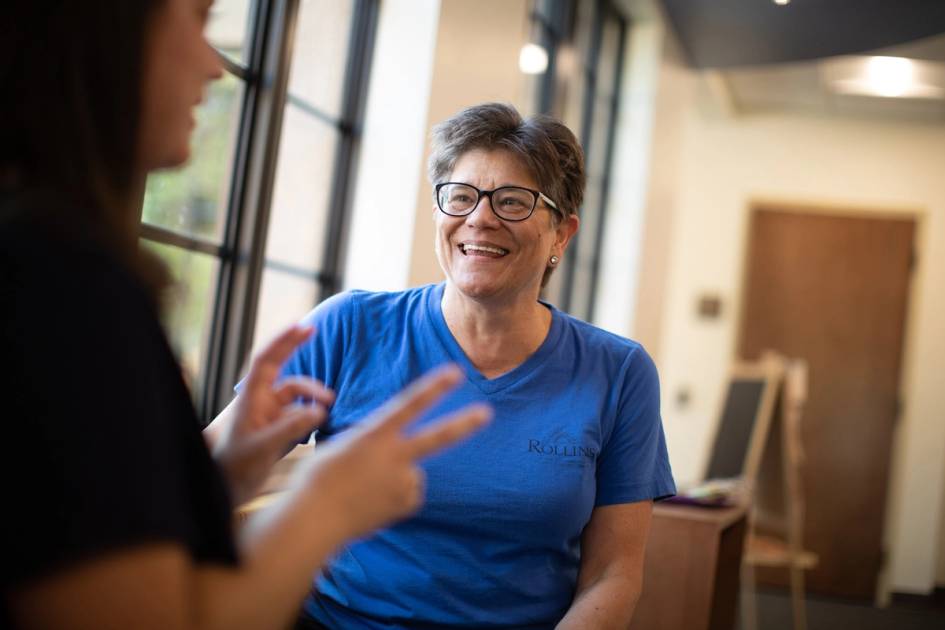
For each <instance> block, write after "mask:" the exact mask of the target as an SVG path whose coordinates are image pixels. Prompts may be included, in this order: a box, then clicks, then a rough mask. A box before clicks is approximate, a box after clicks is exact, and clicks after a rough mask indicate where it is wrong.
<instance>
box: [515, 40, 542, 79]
mask: <svg viewBox="0 0 945 630" xmlns="http://www.w3.org/2000/svg"><path fill="white" fill-rule="evenodd" d="M518 67H519V69H520V70H521V71H522V72H524V73H525V74H541V73H543V72H544V71H545V70H547V69H548V52H547V51H546V50H545V49H544V48H542V47H541V46H539V45H538V44H525V45H524V46H522V51H521V52H520V53H519V54H518Z"/></svg>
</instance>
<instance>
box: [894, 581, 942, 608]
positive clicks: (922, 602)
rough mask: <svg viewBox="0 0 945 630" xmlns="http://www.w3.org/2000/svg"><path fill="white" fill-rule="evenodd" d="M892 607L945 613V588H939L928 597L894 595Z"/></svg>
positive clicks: (906, 594) (904, 594)
mask: <svg viewBox="0 0 945 630" xmlns="http://www.w3.org/2000/svg"><path fill="white" fill-rule="evenodd" d="M892 605H893V606H895V607H897V608H920V609H923V610H943V611H945V587H941V586H937V587H935V589H933V590H932V592H931V593H929V594H928V595H914V594H912V593H893V594H892Z"/></svg>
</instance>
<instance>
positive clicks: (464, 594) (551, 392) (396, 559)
mask: <svg viewBox="0 0 945 630" xmlns="http://www.w3.org/2000/svg"><path fill="white" fill-rule="evenodd" d="M443 288H444V285H442V284H439V285H429V286H425V287H420V288H417V289H410V290H407V291H403V292H398V293H367V292H363V291H353V292H349V293H344V294H341V295H337V296H335V297H333V298H331V299H329V300H327V301H325V302H324V303H322V304H321V305H319V306H318V308H316V309H315V310H314V311H313V312H312V313H311V314H310V315H309V316H308V317H307V318H306V321H307V322H308V323H312V324H314V325H315V326H316V332H315V335H314V336H313V337H312V338H311V340H310V341H309V342H308V343H306V345H304V346H303V347H301V348H299V350H298V351H296V353H295V354H294V355H293V357H292V358H291V359H290V360H289V362H288V363H287V365H286V367H285V369H284V374H286V375H289V374H301V375H307V376H313V377H316V378H318V379H320V380H322V381H323V382H324V383H325V384H326V385H327V386H328V387H330V388H332V389H334V390H335V392H336V393H337V400H336V402H335V404H334V406H333V407H332V409H331V413H330V417H329V419H328V421H327V423H326V424H325V425H323V427H321V428H320V429H319V433H318V440H324V439H331V436H333V435H335V434H337V433H339V432H341V431H344V430H345V429H346V428H348V427H350V426H351V425H353V424H355V423H357V422H358V421H359V420H360V419H361V418H363V417H365V416H366V415H367V414H369V413H370V412H371V411H373V410H374V409H376V408H377V407H379V406H380V405H381V404H382V403H384V402H385V401H386V400H388V399H389V398H390V397H391V396H393V395H395V394H396V393H397V392H399V391H400V390H401V389H403V388H404V387H405V386H406V385H407V384H408V383H410V382H411V381H412V380H414V379H416V378H417V377H419V376H421V375H422V374H424V373H425V372H427V371H428V370H430V369H432V368H434V367H436V366H438V365H442V364H443V363H446V362H454V363H457V364H458V365H460V366H461V367H462V368H463V370H464V371H465V372H466V375H467V377H468V382H467V383H465V384H464V385H462V386H461V387H460V388H459V389H458V390H457V391H455V392H454V393H453V394H451V395H450V396H448V397H447V398H446V399H445V400H444V401H443V402H442V403H441V404H439V405H438V406H437V407H436V408H435V409H433V410H432V411H431V412H430V413H429V414H427V415H426V416H425V417H423V418H421V419H420V420H419V421H418V422H417V424H416V425H415V426H422V425H423V424H424V423H425V422H428V421H429V420H430V419H431V418H434V417H437V416H440V415H442V414H443V413H445V412H448V411H450V410H454V409H457V408H459V407H461V406H463V405H465V404H467V403H470V402H474V401H488V402H489V403H490V404H491V405H492V406H493V408H494V409H495V417H494V419H493V421H492V423H491V424H490V425H489V426H487V427H486V428H485V429H484V430H482V431H480V432H479V433H477V434H475V435H474V436H473V437H472V438H470V439H469V440H467V441H466V442H463V443H461V444H459V445H458V446H455V447H452V448H451V449H449V450H447V451H445V452H443V453H440V454H438V455H435V456H433V457H430V458H428V459H426V460H425V461H423V462H422V467H423V469H424V471H425V472H426V476H427V497H426V503H425V504H424V506H423V508H422V509H421V511H420V512H419V513H418V514H417V515H416V516H414V517H412V518H410V519H408V520H406V521H404V522H401V523H399V524H397V525H395V526H393V527H391V528H389V529H385V530H382V531H380V532H378V533H377V534H375V535H373V536H371V537H369V538H367V539H364V540H360V541H357V542H354V543H352V544H350V545H349V546H348V547H346V548H345V549H343V550H342V551H341V552H340V554H339V555H338V556H337V558H335V559H334V560H333V561H332V562H331V563H330V565H329V566H328V568H327V569H326V570H325V571H324V573H323V575H321V576H319V577H318V578H317V579H316V583H315V588H314V589H313V595H312V597H310V598H309V599H308V600H307V601H306V603H305V611H306V612H307V613H308V614H309V615H310V616H312V617H314V618H315V619H317V620H319V621H320V622H321V623H322V624H324V625H326V626H328V627H330V628H345V629H346V630H349V629H358V628H370V629H379V628H390V627H392V626H393V627H409V628H444V627H447V628H448V627H470V626H473V627H482V628H488V627H505V628H508V627H514V628H552V627H554V625H555V624H556V623H557V622H558V621H559V620H560V619H561V617H562V616H564V614H565V613H566V612H567V610H568V608H569V606H570V604H571V601H572V599H573V596H574V589H575V584H576V581H577V574H578V568H579V564H580V556H581V549H580V540H581V532H582V530H583V529H584V526H585V525H586V524H587V522H588V520H589V519H590V517H591V512H592V511H593V509H594V508H595V507H597V506H601V505H611V504H617V503H631V502H635V501H643V500H649V499H656V498H660V497H665V496H667V495H671V494H673V493H674V492H675V486H674V484H673V479H672V473H671V471H670V467H669V460H668V457H667V453H666V442H665V438H664V435H663V428H662V424H661V422H660V411H659V382H658V380H657V374H656V369H655V367H654V365H653V362H652V360H651V359H650V357H649V356H648V355H647V354H646V352H645V351H644V350H643V348H642V347H641V346H640V345H639V344H637V343H635V342H633V341H629V340H627V339H624V338H621V337H618V336H616V335H613V334H610V333H608V332H605V331H603V330H600V329H598V328H595V327H593V326H591V325H589V324H587V323H585V322H582V321H580V320H578V319H575V318H573V317H570V316H569V315H567V314H565V313H562V312H561V311H558V310H557V309H555V308H554V307H552V306H548V308H549V309H551V313H552V319H551V328H550V330H549V332H548V336H547V338H546V339H545V341H544V342H543V343H542V345H541V346H540V347H539V348H538V350H537V351H536V352H535V353H534V354H533V355H532V356H530V357H529V358H528V359H527V360H526V361H525V362H524V363H522V364H521V365H520V366H518V367H517V368H515V369H514V370H512V371H511V372H508V373H507V374H504V375H502V376H499V377H498V378H494V379H486V378H484V377H483V376H482V375H481V374H480V373H479V372H478V371H477V370H476V369H475V368H474V367H473V365H472V364H471V363H470V362H469V359H467V357H466V356H465V354H464V353H463V351H462V349H461V348H460V346H459V344H458V343H457V342H456V340H455V339H454V338H453V335H452V333H450V331H449V328H448V327H447V325H446V321H445V320H444V318H443V315H442V312H441V310H440V301H441V298H442V295H443Z"/></svg>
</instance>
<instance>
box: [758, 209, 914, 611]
mask: <svg viewBox="0 0 945 630" xmlns="http://www.w3.org/2000/svg"><path fill="white" fill-rule="evenodd" d="M914 229H915V225H914V221H912V220H911V219H886V218H878V219H874V218H862V217H861V216H850V215H843V214H824V213H805V212H795V211H786V210H784V209H780V208H777V209H775V208H756V209H755V211H754V212H753V213H752V220H751V228H750V232H749V238H750V241H749V248H748V250H749V251H748V257H747V260H746V262H747V269H746V275H745V300H744V308H743V312H742V324H741V334H740V339H739V356H740V357H742V358H745V359H754V358H757V357H758V356H759V355H760V354H761V352H762V351H763V350H765V349H767V348H772V349H775V350H777V351H779V352H782V353H784V354H786V355H788V356H791V357H801V358H804V359H806V360H807V361H808V362H809V364H810V398H809V400H808V404H807V407H806V409H805V412H804V418H803V422H802V424H803V430H802V440H803V445H804V449H805V454H806V460H805V463H804V469H803V482H804V491H805V495H806V498H807V517H806V522H805V528H804V536H805V546H806V547H807V548H808V549H811V550H812V551H815V552H816V553H817V554H819V556H820V565H819V566H818V568H816V569H815V570H813V571H812V572H810V574H809V576H808V586H809V589H810V590H811V591H813V592H818V593H822V594H826V595H839V596H846V597H862V598H870V599H871V598H873V597H874V595H875V592H876V580H877V574H878V572H879V570H880V567H881V562H882V558H883V552H882V525H883V515H884V510H885V507H886V488H887V478H888V474H889V462H890V446H891V442H892V436H893V424H894V423H895V422H896V419H897V416H898V414H899V406H900V405H899V372H900V361H901V356H902V345H903V329H904V325H905V318H906V305H907V298H908V289H909V276H910V271H911V266H912V259H913V255H912V252H913V234H914ZM759 577H760V578H762V579H763V580H764V581H768V582H779V583H784V578H781V577H779V576H776V575H775V574H773V573H772V572H762V573H761V574H760V575H759Z"/></svg>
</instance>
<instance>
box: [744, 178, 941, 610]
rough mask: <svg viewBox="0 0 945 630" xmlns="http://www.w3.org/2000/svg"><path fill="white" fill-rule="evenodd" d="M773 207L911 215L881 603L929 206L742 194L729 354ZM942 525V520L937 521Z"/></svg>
mask: <svg viewBox="0 0 945 630" xmlns="http://www.w3.org/2000/svg"><path fill="white" fill-rule="evenodd" d="M762 209H764V210H772V211H776V212H785V213H787V212H791V213H795V214H804V215H829V216H836V217H843V218H856V219H897V220H903V219H906V220H911V221H912V222H913V223H914V225H915V229H914V232H913V240H912V251H913V255H914V262H913V268H912V273H911V275H910V277H909V289H908V294H907V296H906V318H905V322H904V324H903V332H902V357H901V362H900V369H899V387H898V390H899V399H900V400H902V401H904V404H903V406H902V408H901V409H900V415H899V416H898V417H897V418H896V422H895V424H894V426H893V441H892V444H891V445H890V463H889V477H888V479H887V485H886V509H885V514H884V516H883V525H882V527H883V537H882V553H883V563H882V566H881V567H880V571H879V574H878V576H877V580H876V594H875V596H874V602H875V604H876V605H877V606H879V607H882V608H885V607H887V606H888V605H889V603H890V601H891V599H892V583H891V571H890V568H891V566H892V558H893V555H894V554H895V553H896V549H895V539H896V535H895V534H896V532H897V527H898V524H899V522H898V519H897V516H898V513H899V510H900V506H901V497H902V494H903V493H904V492H905V491H906V489H905V488H903V484H904V480H903V478H904V471H905V469H906V468H907V466H908V462H907V461H906V457H905V453H904V443H905V439H904V435H903V434H904V432H905V431H906V430H908V428H909V427H910V426H913V424H914V423H912V422H910V419H911V416H910V412H911V405H909V404H908V401H909V399H910V397H911V396H910V394H911V392H912V390H913V387H914V383H913V380H914V379H913V375H914V374H915V362H916V350H917V348H916V346H917V341H916V330H917V329H918V321H917V319H918V313H919V308H918V306H919V300H920V298H921V296H920V295H919V287H920V286H922V284H923V278H924V275H925V268H926V266H925V265H923V260H924V256H923V253H924V251H925V248H926V246H927V241H928V210H927V209H925V208H922V207H918V206H907V205H902V206H897V205H894V204H889V205H877V204H872V203H862V202H861V201H857V200H853V199H851V200H849V201H843V200H837V199H829V200H824V199H811V198H808V197H788V196H752V197H749V198H748V199H747V201H746V202H745V205H744V206H743V208H742V222H741V235H740V237H739V243H740V247H741V252H740V255H739V260H740V265H741V271H740V275H739V277H738V284H737V291H738V294H737V296H736V297H735V305H736V308H735V316H734V320H735V321H734V333H735V334H734V335H733V337H732V350H731V352H732V356H733V359H734V358H737V357H735V353H736V351H737V344H738V341H739V338H740V335H741V331H742V324H743V322H744V313H745V309H746V307H747V303H746V302H747V301H746V291H745V287H746V286H747V280H748V265H749V262H750V261H749V260H748V255H749V251H750V247H749V245H750V242H749V241H750V238H751V219H752V215H753V213H754V212H755V211H756V210H762ZM941 526H945V523H943V524H941Z"/></svg>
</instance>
